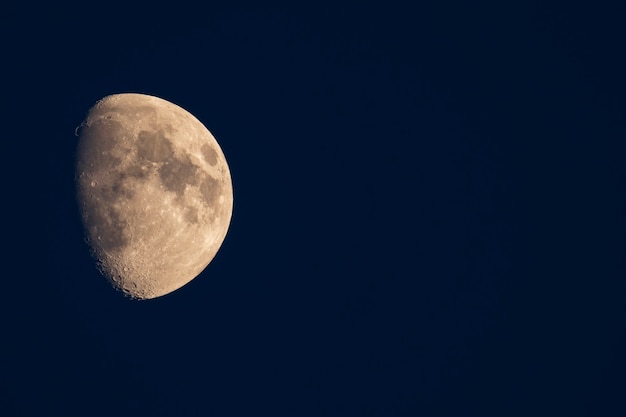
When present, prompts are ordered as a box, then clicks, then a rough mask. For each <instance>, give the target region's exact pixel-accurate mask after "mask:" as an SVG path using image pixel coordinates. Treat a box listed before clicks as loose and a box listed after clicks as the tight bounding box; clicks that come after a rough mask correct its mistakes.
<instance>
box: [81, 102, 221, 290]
mask: <svg viewBox="0 0 626 417" xmlns="http://www.w3.org/2000/svg"><path fill="white" fill-rule="evenodd" d="M77 134H78V135H79V141H78V149H77V159H76V181H77V192H78V203H79V206H80V212H81V217H82V222H83V226H84V230H85V235H86V240H87V242H88V244H89V246H90V249H91V251H92V254H93V256H94V258H95V260H96V261H97V263H98V267H99V269H100V271H101V272H102V273H103V275H104V276H105V277H106V278H108V279H109V281H110V282H111V284H112V285H113V286H114V287H115V288H117V289H119V290H121V291H123V292H124V293H125V294H127V295H128V296H130V297H132V298H137V299H148V298H155V297H160V296H162V295H165V294H168V293H170V292H172V291H174V290H176V289H178V288H180V287H182V286H183V285H185V284H187V283H188V282H189V281H191V280H192V279H194V278H195V277H196V276H197V275H198V274H200V272H202V271H203V270H204V269H205V268H206V266H207V265H208V264H209V262H211V260H213V258H214V257H215V255H216V253H217V251H218V249H219V248H220V246H221V245H222V242H223V241H224V238H225V237H226V232H227V230H228V227H229V224H230V220H231V215H232V208H233V190H232V182H231V176H230V171H229V168H228V165H227V163H226V158H225V157H224V154H223V152H222V150H221V148H220V146H219V145H218V143H217V141H216V140H215V138H214V137H213V135H212V134H211V133H210V132H209V130H208V129H207V128H206V127H205V126H204V125H203V124H202V123H201V122H200V121H199V120H198V119H196V118H195V117H194V116H193V115H191V114H190V113H189V112H187V111H186V110H184V109H182V108H181V107H179V106H177V105H175V104H172V103H170V102H168V101H166V100H163V99H161V98H158V97H154V96H149V95H145V94H134V93H133V94H131V93H128V94H115V95H111V96H108V97H105V98H104V99H102V100H100V101H99V102H97V103H96V104H95V105H94V106H93V107H92V108H91V110H90V111H89V113H88V115H87V118H86V119H85V120H84V121H83V123H82V124H81V125H80V127H79V129H77Z"/></svg>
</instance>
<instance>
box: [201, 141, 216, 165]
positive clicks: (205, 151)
mask: <svg viewBox="0 0 626 417" xmlns="http://www.w3.org/2000/svg"><path fill="white" fill-rule="evenodd" d="M200 152H202V156H203V157H204V160H205V161H207V162H208V163H209V165H211V166H215V164H217V152H215V149H213V147H212V146H209V145H207V144H206V143H205V144H204V145H202V147H201V148H200Z"/></svg>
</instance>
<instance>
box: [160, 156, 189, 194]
mask: <svg viewBox="0 0 626 417" xmlns="http://www.w3.org/2000/svg"><path fill="white" fill-rule="evenodd" d="M184 158H185V159H184V160H180V159H177V158H169V159H168V160H167V161H165V163H163V166H161V168H160V169H159V176H160V178H161V183H163V186H164V187H165V188H166V189H167V190H169V191H172V192H175V193H176V194H178V195H179V196H180V197H182V196H183V195H184V193H185V187H186V186H187V184H191V185H195V184H197V177H196V173H197V171H198V167H197V166H196V165H194V164H193V163H192V162H191V160H190V159H189V157H187V156H185V157H184Z"/></svg>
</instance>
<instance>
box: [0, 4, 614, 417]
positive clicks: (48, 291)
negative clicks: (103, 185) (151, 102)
mask: <svg viewBox="0 0 626 417" xmlns="http://www.w3.org/2000/svg"><path fill="white" fill-rule="evenodd" d="M362 3H363V2H354V3H345V2H342V3H341V4H340V5H338V4H333V3H332V2H331V3H328V4H324V3H320V2H314V3H312V4H310V5H301V4H299V5H291V6H289V7H282V6H281V7H279V6H274V5H272V6H270V5H267V4H265V5H261V4H253V3H251V4H245V3H243V4H242V3H240V4H238V5H236V6H235V5H234V4H233V5H231V4H230V2H222V3H220V4H218V5H215V6H213V5H208V6H203V7H202V8H196V9H194V8H189V7H183V5H182V4H179V3H173V4H170V5H169V6H168V7H161V6H158V5H156V4H155V5H152V6H151V7H150V8H145V7H133V6H131V5H129V4H127V3H121V4H117V5H116V4H113V3H109V2H106V3H98V4H92V3H89V2H82V3H81V4H80V5H71V6H70V5H67V6H63V7H61V6H60V5H58V4H56V3H54V4H49V5H46V6H38V5H36V4H35V5H33V4H29V5H23V6H19V5H15V6H11V7H8V8H6V9H4V10H3V12H2V17H1V21H0V39H2V45H3V46H2V50H3V52H2V56H3V59H2V61H3V64H2V69H1V70H0V71H2V73H3V74H4V76H3V77H2V78H3V80H4V84H6V85H5V86H4V87H3V90H2V91H3V93H2V94H3V96H2V97H3V101H4V102H5V103H9V104H10V106H8V108H6V109H5V111H4V112H3V113H4V116H5V123H6V125H8V126H9V130H8V133H7V136H6V137H5V138H4V139H5V140H4V143H5V144H6V145H7V146H8V147H7V148H5V149H6V153H4V159H5V163H4V164H3V165H4V168H5V169H7V173H6V174H5V179H6V181H5V182H6V183H7V185H6V192H7V195H5V199H4V200H3V201H4V204H3V205H4V206H5V209H7V210H9V212H8V213H9V214H8V215H7V217H6V218H5V228H4V230H5V239H6V244H7V245H8V247H9V248H10V249H9V252H8V255H5V256H7V257H6V258H5V262H6V263H7V264H8V265H9V266H8V268H7V274H6V275H5V276H4V279H3V281H4V282H5V285H4V287H5V290H4V291H3V292H2V300H1V301H2V302H1V306H2V307H0V308H1V309H2V310H5V311H1V313H2V316H1V317H2V322H3V323H2V345H1V347H0V353H2V360H1V361H0V364H1V368H0V414H2V415H4V416H20V415H34V416H42V415H85V416H87V415H89V416H113V415H116V416H125V415H129V416H131V415H132V416H138V415H151V416H174V415H176V416H273V417H279V416H290V417H293V416H463V415H472V416H473V415H475V416H529V415H551V416H554V415H563V416H613V415H614V416H618V415H619V416H622V415H625V414H626V403H624V401H623V395H624V392H626V380H625V377H624V375H625V372H626V361H625V359H624V358H625V355H624V352H625V351H626V304H625V302H624V299H625V296H626V281H625V277H626V262H625V259H626V258H625V256H624V254H625V253H626V252H625V250H626V223H625V221H624V215H625V213H626V182H625V178H626V177H625V174H626V170H625V169H624V155H626V153H625V151H626V143H625V140H626V139H625V138H626V136H625V134H626V123H625V122H624V120H626V118H625V111H626V101H625V97H626V94H625V93H626V82H625V81H624V78H623V74H626V65H625V64H624V60H623V57H622V55H623V49H624V48H623V41H624V39H626V33H625V29H624V24H623V22H624V19H625V18H626V15H625V13H624V11H625V10H624V6H621V8H620V7H618V6H617V5H616V4H617V3H618V2H614V3H615V5H611V4H608V5H605V6H599V5H596V3H594V5H590V4H588V5H579V4H578V3H576V2H563V3H562V4H557V3H554V2H509V1H507V2H478V3H477V2H449V1H448V2H445V1H444V2H440V1H437V2H428V3H423V2H417V3H418V5H411V6H408V5H407V4H409V3H414V2H404V3H405V5H404V6H402V7H398V6H396V5H394V3H393V2H380V3H379V4H378V5H377V6H374V5H370V3H369V2H366V3H367V4H362ZM121 92H140V93H146V94H152V95H156V96H159V97H162V98H165V99H167V100H169V101H172V102H174V103H176V104H178V105H180V106H182V107H183V108H185V109H187V110H188V111H190V112H191V113H192V114H194V115H195V116H196V117H197V118H198V119H200V120H201V121H202V122H203V123H204V124H205V125H206V126H207V127H208V128H209V129H210V130H211V131H212V132H213V134H214V135H215V136H216V138H217V140H218V141H219V143H220V145H221V147H222V149H223V151H224V153H225V155H226V157H227V159H228V162H229V165H230V168H231V173H232V177H233V187H234V194H235V207H234V213H233V218H232V223H231V227H230V230H229V233H228V235H227V237H226V240H225V242H224V245H223V246H222V248H221V250H220V252H219V253H218V255H217V257H216V258H215V260H214V261H213V262H212V263H211V264H210V265H209V267H208V268H207V269H206V270H205V271H204V272H203V273H202V274H201V275H200V276H199V277H198V278H197V279H195V280H194V281H192V282H191V283H190V284H188V285H187V286H185V287H183V288H182V289H180V290H179V291H176V292H175V293H173V294H170V295H168V296H166V297H163V298H160V299H156V300H152V301H147V302H136V301H130V300H127V299H124V298H123V297H122V296H121V294H119V293H116V292H114V291H113V290H112V289H111V288H110V287H109V285H108V284H107V283H106V282H105V280H104V279H102V278H101V277H100V276H99V275H98V272H97V271H96V269H95V267H94V263H93V262H92V260H91V258H90V257H89V255H88V252H87V248H86V246H85V245H84V243H83V241H82V235H81V229H80V222H79V218H78V214H77V210H76V206H75V201H74V194H73V193H74V188H73V182H72V181H73V163H74V150H75V146H76V139H77V138H76V137H75V136H74V129H75V128H76V127H77V126H78V125H79V124H80V122H81V121H82V120H83V118H84V117H85V115H86V112H87V111H88V110H89V108H90V107H91V106H92V105H93V104H94V103H95V102H96V101H97V100H99V99H100V98H102V97H104V96H106V95H109V94H114V93H121ZM5 132H6V130H5ZM15 219H17V220H15ZM3 275H4V274H3Z"/></svg>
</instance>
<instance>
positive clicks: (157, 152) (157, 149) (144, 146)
mask: <svg viewBox="0 0 626 417" xmlns="http://www.w3.org/2000/svg"><path fill="white" fill-rule="evenodd" d="M172 152H173V151H172V144H171V143H170V141H169V139H167V138H166V137H165V135H163V134H162V133H161V132H148V131H147V130H142V131H141V132H139V134H138V135H137V155H138V156H139V158H141V159H145V160H148V161H151V162H162V161H165V160H166V159H167V158H169V157H170V156H171V155H172Z"/></svg>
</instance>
